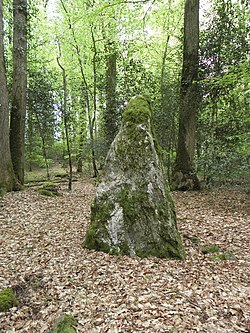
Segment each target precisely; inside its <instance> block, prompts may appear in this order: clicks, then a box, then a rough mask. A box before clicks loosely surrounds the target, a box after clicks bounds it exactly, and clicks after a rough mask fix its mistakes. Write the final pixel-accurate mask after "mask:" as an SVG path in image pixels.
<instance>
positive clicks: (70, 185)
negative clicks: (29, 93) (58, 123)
mask: <svg viewBox="0 0 250 333" xmlns="http://www.w3.org/2000/svg"><path fill="white" fill-rule="evenodd" d="M59 49H60V46H59ZM60 53H61V52H60ZM57 63H58V65H59V67H60V68H61V70H62V73H63V108H62V114H63V123H64V130H65V137H66V144H67V153H68V156H69V185H68V188H69V190H72V178H73V177H72V176H73V167H72V157H71V149H70V142H69V128H68V112H67V77H66V72H65V69H64V67H63V66H62V65H61V64H60V61H59V57H58V58H57Z"/></svg>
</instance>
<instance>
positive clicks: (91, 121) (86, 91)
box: [60, 0, 98, 177]
mask: <svg viewBox="0 0 250 333" xmlns="http://www.w3.org/2000/svg"><path fill="white" fill-rule="evenodd" d="M60 2H61V4H62V7H63V10H64V11H65V14H66V15H67V19H68V25H69V29H70V31H71V34H72V37H73V40H74V44H75V45H74V47H75V49H76V54H77V59H78V63H79V67H80V72H81V76H82V83H83V90H84V91H83V95H84V97H85V100H86V106H87V116H88V123H89V136H90V147H91V158H92V166H93V177H97V175H98V169H97V165H96V154H95V142H94V127H95V116H96V115H95V112H94V113H92V112H91V106H90V96H89V95H90V92H89V86H88V83H87V80H86V76H85V74H84V67H83V62H82V58H81V51H80V47H79V44H78V42H77V39H76V35H75V30H74V28H73V25H72V23H71V19H70V16H69V13H68V10H67V8H66V6H65V4H64V1H63V0H60Z"/></svg>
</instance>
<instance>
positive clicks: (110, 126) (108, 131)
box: [103, 43, 118, 149]
mask: <svg viewBox="0 0 250 333" xmlns="http://www.w3.org/2000/svg"><path fill="white" fill-rule="evenodd" d="M112 44H113V43H112ZM107 52H108V55H107V60H106V64H107V69H106V109H105V112H104V114H103V122H104V124H103V125H104V134H105V141H106V144H107V146H108V149H109V146H110V145H111V143H112V142H113V140H114V138H115V136H116V133H117V126H118V124H117V101H116V51H115V50H114V46H113V45H109V47H107Z"/></svg>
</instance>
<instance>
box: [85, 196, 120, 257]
mask: <svg viewBox="0 0 250 333" xmlns="http://www.w3.org/2000/svg"><path fill="white" fill-rule="evenodd" d="M103 201H104V202H105V198H103ZM106 202H107V204H106V205H105V204H102V205H99V204H98V203H97V202H96V200H95V202H94V203H93V205H92V207H91V223H90V225H89V227H88V230H87V233H86V236H85V240H84V242H83V247H86V248H88V249H96V250H98V251H103V252H107V253H109V252H111V248H110V246H109V245H108V244H107V242H105V240H107V239H108V237H109V234H108V231H107V229H106V224H105V222H106V221H108V220H109V219H110V217H111V216H110V213H111V212H112V210H113V208H114V205H112V204H111V203H110V202H109V201H108V200H107V198H106ZM99 234H100V235H102V238H100V237H97V236H98V235H99ZM102 239H103V240H102Z"/></svg>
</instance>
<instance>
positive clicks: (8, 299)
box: [0, 288, 18, 312]
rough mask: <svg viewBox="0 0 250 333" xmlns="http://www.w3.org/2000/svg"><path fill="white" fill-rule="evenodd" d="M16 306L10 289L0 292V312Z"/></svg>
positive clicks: (15, 300)
mask: <svg viewBox="0 0 250 333" xmlns="http://www.w3.org/2000/svg"><path fill="white" fill-rule="evenodd" d="M17 305H18V301H17V298H16V297H15V295H14V293H13V290H12V289H11V288H7V289H4V290H1V291H0V312H5V311H8V310H9V309H10V308H12V307H13V306H17Z"/></svg>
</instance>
